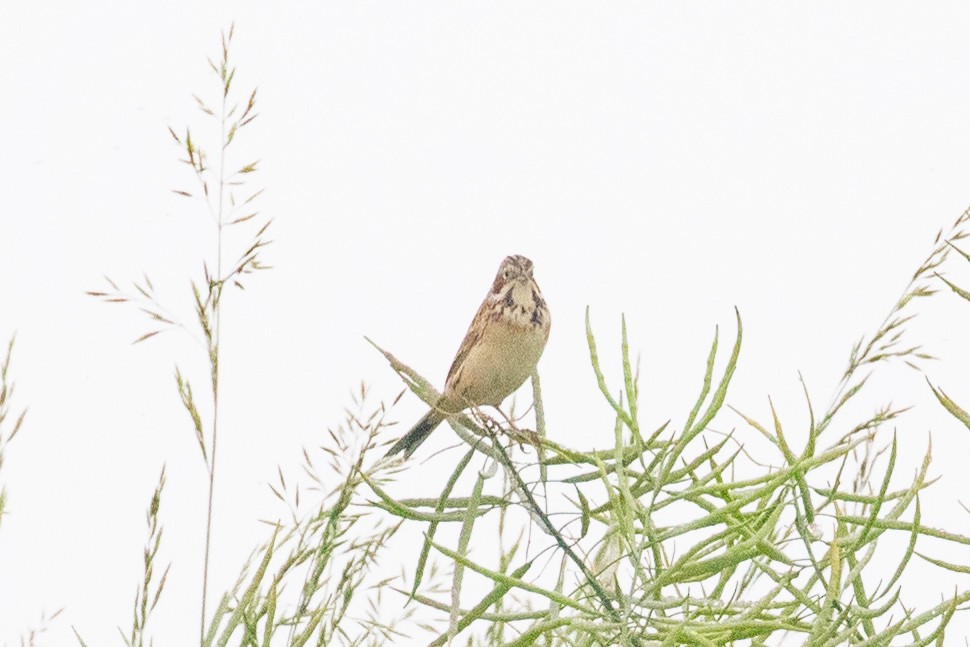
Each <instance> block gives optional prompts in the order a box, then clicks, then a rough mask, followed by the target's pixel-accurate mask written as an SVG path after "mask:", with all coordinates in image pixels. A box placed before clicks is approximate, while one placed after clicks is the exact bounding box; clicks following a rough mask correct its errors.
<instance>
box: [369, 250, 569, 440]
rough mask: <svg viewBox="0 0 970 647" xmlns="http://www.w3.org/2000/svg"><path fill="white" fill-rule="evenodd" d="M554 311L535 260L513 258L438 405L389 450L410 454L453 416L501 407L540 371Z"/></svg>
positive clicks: (480, 313)
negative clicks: (538, 277)
mask: <svg viewBox="0 0 970 647" xmlns="http://www.w3.org/2000/svg"><path fill="white" fill-rule="evenodd" d="M549 324H550V318H549V309H548V308H547V307H546V302H545V300H543V298H542V292H540V291H539V286H538V285H537V284H536V282H535V279H534V278H532V261H530V260H529V259H527V258H526V257H524V256H509V257H507V258H506V259H505V260H504V261H502V264H501V265H500V266H499V268H498V274H496V275H495V281H494V282H493V283H492V288H491V289H490V290H489V292H488V295H487V296H486V297H485V300H484V301H483V302H482V305H481V306H480V307H479V308H478V312H477V313H476V314H475V318H474V319H473V320H472V323H471V326H469V327H468V332H467V333H466V334H465V339H464V341H462V343H461V347H460V348H459V349H458V354H457V355H456V356H455V360H454V361H453V362H452V363H451V368H450V369H449V370H448V378H447V379H446V380H445V388H444V391H443V392H442V393H441V397H440V398H439V399H438V401H437V402H436V403H435V405H434V407H432V408H431V410H430V411H428V413H427V414H425V415H424V417H423V418H421V420H419V421H418V423H417V424H416V425H414V427H412V428H411V430H410V431H409V432H408V433H406V434H405V435H404V436H403V437H402V438H401V439H400V440H398V441H397V442H396V443H394V445H393V446H392V447H391V448H390V449H389V450H388V452H387V454H386V455H387V456H391V455H392V454H396V453H398V452H402V451H403V452H404V457H405V458H407V457H409V456H411V454H413V453H414V450H415V449H417V448H418V446H419V445H420V444H421V443H423V442H424V441H425V439H426V438H427V437H428V436H429V435H430V434H431V432H432V431H434V430H435V429H436V428H437V427H438V425H440V424H441V422H442V421H443V420H445V419H446V418H447V417H448V416H452V415H454V414H456V413H459V412H461V411H463V410H465V409H468V408H469V407H477V406H483V405H491V406H496V407H497V406H498V405H500V404H501V403H502V401H503V400H505V398H507V397H508V396H509V395H511V394H512V393H514V392H515V391H516V389H518V388H519V387H520V386H522V384H523V383H524V382H525V380H526V378H528V377H529V376H530V375H531V374H532V372H533V371H534V370H535V367H536V364H537V363H538V361H539V357H541V356H542V351H543V349H544V348H545V346H546V340H547V339H549Z"/></svg>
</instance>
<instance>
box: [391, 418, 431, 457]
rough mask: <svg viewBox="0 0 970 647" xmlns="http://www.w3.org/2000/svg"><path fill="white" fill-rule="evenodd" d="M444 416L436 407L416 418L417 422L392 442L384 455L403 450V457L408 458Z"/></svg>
mask: <svg viewBox="0 0 970 647" xmlns="http://www.w3.org/2000/svg"><path fill="white" fill-rule="evenodd" d="M445 417H446V415H445V414H444V413H442V412H441V411H439V410H438V409H432V410H431V411H429V412H428V413H426V414H425V416H424V417H423V418H421V420H418V423H417V424H416V425H414V426H413V427H412V428H411V431H409V432H408V433H406V434H404V436H403V437H402V438H401V439H400V440H399V441H397V442H396V443H394V445H393V446H392V447H391V448H390V449H389V450H387V453H386V454H384V456H393V455H394V454H396V453H398V452H400V451H403V452H404V458H410V457H411V454H413V453H414V450H416V449H417V448H418V446H419V445H420V444H421V443H423V442H424V441H425V439H427V437H428V436H430V435H431V432H432V431H434V430H435V429H436V428H437V427H438V425H440V424H441V421H442V420H444V419H445Z"/></svg>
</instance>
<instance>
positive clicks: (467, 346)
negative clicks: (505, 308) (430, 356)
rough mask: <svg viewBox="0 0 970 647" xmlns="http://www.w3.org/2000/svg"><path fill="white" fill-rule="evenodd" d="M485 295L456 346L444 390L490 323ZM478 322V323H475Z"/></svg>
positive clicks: (456, 374) (452, 380) (458, 371)
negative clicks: (455, 353) (462, 337)
mask: <svg viewBox="0 0 970 647" xmlns="http://www.w3.org/2000/svg"><path fill="white" fill-rule="evenodd" d="M490 297H491V295H489V296H488V297H485V300H484V301H482V305H480V306H479V307H478V312H476V313H475V318H474V319H472V323H471V325H470V326H469V327H468V332H466V333H465V339H464V340H462V342H461V346H460V347H459V348H458V354H457V355H455V359H454V361H453V362H452V363H451V368H449V369H448V377H447V378H446V379H445V390H446V391H447V390H448V387H449V386H450V385H452V384H453V383H454V382H455V380H457V378H458V374H459V373H460V372H461V366H462V364H464V362H465V358H466V357H468V353H469V352H471V349H472V348H474V347H475V345H476V344H477V343H478V342H479V340H480V339H481V338H482V336H483V335H484V334H485V328H486V327H488V325H489V324H490V323H491V318H489V317H486V316H485V312H486V311H487V310H488V309H489V308H490V307H491V304H490V303H489V298H490ZM476 323H478V324H479V325H476Z"/></svg>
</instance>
